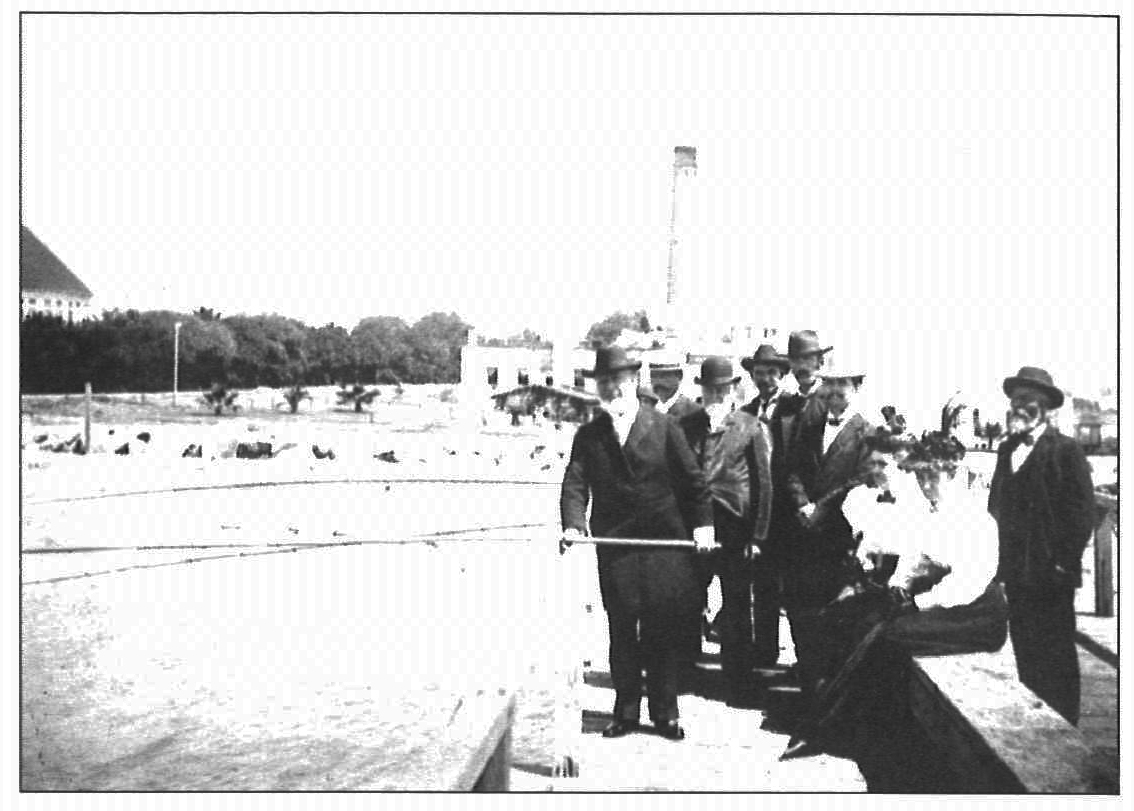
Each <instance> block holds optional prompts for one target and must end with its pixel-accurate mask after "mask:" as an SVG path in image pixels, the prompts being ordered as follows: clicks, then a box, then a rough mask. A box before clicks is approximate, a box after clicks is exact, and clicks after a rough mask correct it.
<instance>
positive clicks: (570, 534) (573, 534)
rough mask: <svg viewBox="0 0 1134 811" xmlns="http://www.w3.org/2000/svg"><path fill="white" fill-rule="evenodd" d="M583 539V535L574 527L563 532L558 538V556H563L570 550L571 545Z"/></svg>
mask: <svg viewBox="0 0 1134 811" xmlns="http://www.w3.org/2000/svg"><path fill="white" fill-rule="evenodd" d="M582 537H583V533H582V532H580V531H579V530H577V529H575V528H574V527H572V528H570V529H565V530H563V535H561V536H560V538H559V554H561V555H562V554H563V553H564V552H566V551H567V550H568V549H570V548H571V544H573V543H574V542H575V541H577V540H579V539H580V538H582Z"/></svg>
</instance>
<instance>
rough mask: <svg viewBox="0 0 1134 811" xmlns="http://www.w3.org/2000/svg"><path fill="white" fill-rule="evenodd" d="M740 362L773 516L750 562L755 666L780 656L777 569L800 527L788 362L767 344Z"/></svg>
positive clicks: (775, 659)
mask: <svg viewBox="0 0 1134 811" xmlns="http://www.w3.org/2000/svg"><path fill="white" fill-rule="evenodd" d="M740 365H741V366H743V367H744V369H745V371H747V372H748V375H749V377H751V378H752V383H753V384H754V385H755V386H756V397H755V399H753V400H752V402H750V403H748V405H746V406H744V408H743V409H742V411H744V412H745V413H747V414H749V415H751V416H752V417H754V418H755V419H756V420H757V421H758V425H759V426H760V430H761V432H762V433H763V434H764V438H765V440H766V443H765V446H764V447H765V452H766V453H768V467H769V469H770V470H771V473H772V493H771V496H772V501H771V517H770V522H769V527H768V534H767V539H766V541H765V543H764V544H763V545H762V549H763V554H762V555H761V556H760V558H759V559H758V560H757V561H756V562H755V564H754V579H755V582H754V585H753V595H754V597H755V605H754V608H755V610H754V615H755V617H756V629H755V636H756V645H757V654H756V664H757V666H759V667H768V666H771V665H774V664H775V663H776V662H777V661H778V659H779V656H780V599H779V573H778V567H779V565H780V563H781V553H782V548H783V546H784V544H785V543H786V539H787V538H788V537H789V536H790V535H791V534H792V533H793V532H795V531H797V530H798V527H797V524H796V520H795V508H794V505H793V504H792V503H791V500H790V499H789V498H788V497H787V481H786V480H787V460H786V458H785V454H786V452H787V445H788V431H789V430H790V426H791V417H787V418H785V416H784V413H785V411H788V412H790V401H791V396H790V395H787V394H786V393H785V392H784V390H783V388H782V386H781V385H780V382H781V381H782V380H783V377H784V375H786V374H787V373H788V371H789V370H790V369H791V362H790V361H789V360H788V359H787V358H786V357H784V356H783V355H781V354H779V353H778V352H777V351H776V350H775V348H774V347H773V346H772V345H771V344H761V345H760V346H759V347H758V348H757V349H756V352H755V353H754V354H753V355H752V357H750V358H744V359H743V360H741V362H740Z"/></svg>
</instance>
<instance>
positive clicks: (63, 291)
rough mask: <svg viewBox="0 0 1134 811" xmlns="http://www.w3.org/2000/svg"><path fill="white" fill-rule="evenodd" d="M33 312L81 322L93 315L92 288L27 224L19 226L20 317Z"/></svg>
mask: <svg viewBox="0 0 1134 811" xmlns="http://www.w3.org/2000/svg"><path fill="white" fill-rule="evenodd" d="M33 313H46V314H47V315H58V316H60V317H62V318H66V319H67V320H74V321H82V320H85V319H88V318H93V317H94V312H93V310H92V309H91V291H90V288H88V287H87V286H86V285H85V284H83V283H82V281H81V280H80V279H79V277H78V276H76V275H75V274H74V273H72V272H71V270H70V268H68V267H67V266H66V265H65V264H63V262H62V261H60V259H59V257H57V256H56V255H55V254H54V253H52V252H51V249H50V248H48V247H47V246H46V245H44V244H43V243H42V242H40V240H39V238H38V237H37V236H36V235H35V234H33V233H32V232H31V230H30V229H29V228H27V227H26V226H23V225H21V226H20V318H26V317H27V316H29V315H32V314H33Z"/></svg>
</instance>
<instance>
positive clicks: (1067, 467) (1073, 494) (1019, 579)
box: [988, 426, 1095, 590]
mask: <svg viewBox="0 0 1134 811" xmlns="http://www.w3.org/2000/svg"><path fill="white" fill-rule="evenodd" d="M1035 442H1036V444H1035V447H1033V448H1032V452H1031V454H1029V456H1028V458H1027V459H1026V460H1024V464H1023V465H1021V466H1020V469H1019V470H1018V471H1016V472H1015V473H1013V472H1012V451H1013V449H1014V447H1015V446H1014V445H1013V444H1012V443H1011V442H1004V443H1002V444H1001V445H1000V449H999V451H998V456H997V460H996V472H995V473H994V474H993V476H992V487H991V490H990V491H989V494H988V511H989V512H990V513H991V514H992V517H993V518H995V519H996V523H997V526H998V529H999V533H998V534H999V538H1000V561H999V565H998V567H997V570H996V579H997V580H999V581H1000V582H1002V583H1005V584H1006V585H1007V586H1008V587H1009V588H1012V587H1013V586H1016V587H1021V588H1028V589H1038V590H1043V589H1049V588H1052V587H1069V588H1078V587H1079V586H1081V585H1082V561H1083V550H1084V549H1085V548H1086V546H1087V540H1088V539H1089V538H1090V535H1091V532H1092V531H1093V529H1094V509H1095V495H1094V488H1093V486H1092V484H1091V470H1090V465H1089V464H1088V463H1087V458H1086V456H1084V455H1083V450H1082V449H1081V448H1080V447H1079V444H1078V443H1077V442H1075V441H1074V440H1073V439H1071V438H1070V437H1066V436H1063V435H1062V434H1061V433H1059V431H1058V430H1056V429H1055V428H1054V427H1052V426H1048V427H1047V428H1046V429H1045V430H1044V431H1043V433H1041V434H1040V435H1039V436H1038V437H1036V441H1035ZM1056 566H1059V567H1061V568H1062V569H1063V572H1062V573H1060V572H1059V570H1058V569H1057V568H1056Z"/></svg>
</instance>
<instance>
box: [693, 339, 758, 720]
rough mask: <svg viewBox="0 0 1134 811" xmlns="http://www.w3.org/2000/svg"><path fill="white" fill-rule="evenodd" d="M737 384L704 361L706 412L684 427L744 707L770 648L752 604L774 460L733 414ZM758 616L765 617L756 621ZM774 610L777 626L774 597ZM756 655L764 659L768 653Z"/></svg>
mask: <svg viewBox="0 0 1134 811" xmlns="http://www.w3.org/2000/svg"><path fill="white" fill-rule="evenodd" d="M739 382H740V376H739V375H736V374H734V373H733V368H732V361H730V360H729V359H728V358H726V357H722V356H719V355H712V356H710V357H707V358H705V360H704V362H703V363H702V364H701V375H700V377H698V378H697V379H696V380H695V381H694V383H696V384H697V385H698V386H700V387H701V403H702V405H703V406H704V409H703V410H701V411H698V412H696V413H694V414H691V415H689V416H687V417H685V419H683V420H682V421H681V425H682V428H683V429H684V431H685V435H686V437H687V438H688V439H689V444H690V447H692V449H693V454H694V456H696V458H697V462H698V463H699V464H700V466H701V469H702V470H703V471H704V473H705V480H706V482H707V484H708V486H709V490H710V492H711V493H712V497H713V521H714V525H715V527H716V539H717V542H718V543H719V544H720V546H721V551H720V552H719V553H718V555H717V557H716V560H715V563H716V566H715V568H716V573H717V575H718V577H720V581H721V597H722V606H721V614H720V617H719V618H718V620H717V622H718V627H719V628H720V637H721V671H722V673H723V674H724V677H725V683H726V685H727V688H728V692H729V701H730V703H733V704H741V703H743V702H744V701H745V698H746V694H747V693H748V691H749V688H750V686H751V685H750V684H749V682H750V680H751V677H752V669H753V667H754V666H755V665H756V663H757V645H760V646H761V648H763V646H766V645H767V639H766V638H757V637H756V635H755V632H756V622H757V621H758V622H759V623H760V625H761V626H767V624H768V620H767V617H766V616H764V614H766V613H767V611H768V601H767V595H766V594H761V595H760V597H761V599H760V601H759V603H757V602H756V601H755V600H754V594H753V587H754V574H755V572H754V566H755V561H756V560H757V559H758V558H759V556H760V554H761V549H760V547H761V545H762V544H763V543H764V540H765V539H766V538H767V535H768V524H769V521H770V519H771V495H772V471H771V452H770V450H769V449H768V445H767V439H766V438H765V437H764V434H763V432H762V431H761V430H760V422H759V419H758V418H756V417H753V416H752V415H751V414H749V413H747V412H745V411H741V410H737V409H735V408H734V406H735V397H736V390H737V384H738V383H739ZM757 610H759V611H761V612H763V613H761V614H760V616H759V617H758V618H757V616H756V613H757ZM771 610H772V611H773V612H775V613H776V620H777V621H778V617H779V607H778V604H777V603H776V601H775V598H774V596H773V599H772V602H771ZM777 653H778V651H777ZM761 654H762V656H763V658H764V659H765V660H766V659H767V658H768V655H769V654H768V653H767V652H766V651H764V650H761ZM773 661H774V657H773Z"/></svg>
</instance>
